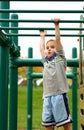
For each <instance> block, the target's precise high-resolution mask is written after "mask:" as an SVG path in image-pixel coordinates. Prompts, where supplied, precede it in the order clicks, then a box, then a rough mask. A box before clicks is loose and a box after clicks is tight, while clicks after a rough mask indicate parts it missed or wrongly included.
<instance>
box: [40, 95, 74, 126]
mask: <svg viewBox="0 0 84 130" xmlns="http://www.w3.org/2000/svg"><path fill="white" fill-rule="evenodd" d="M71 122H72V119H71V117H70V111H69V107H68V98H67V96H66V94H65V93H64V94H60V95H56V96H49V97H45V98H44V99H43V112H42V125H43V126H45V127H47V126H54V125H56V126H57V127H59V126H63V125H65V124H67V123H71Z"/></svg>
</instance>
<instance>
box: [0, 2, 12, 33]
mask: <svg viewBox="0 0 84 130" xmlns="http://www.w3.org/2000/svg"><path fill="white" fill-rule="evenodd" d="M9 8H10V4H9V2H6V1H5V2H4V1H1V2H0V10H6V9H7V10H9ZM0 19H2V21H0V26H1V27H9V22H8V21H7V22H5V21H4V20H7V19H9V13H8V12H5V13H3V12H1V13H0ZM6 32H7V33H8V32H9V31H8V30H6Z"/></svg>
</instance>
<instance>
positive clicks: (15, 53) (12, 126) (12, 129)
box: [0, 2, 84, 130]
mask: <svg viewBox="0 0 84 130" xmlns="http://www.w3.org/2000/svg"><path fill="white" fill-rule="evenodd" d="M5 4H6V5H4V2H1V5H0V6H1V9H0V13H1V14H0V22H1V29H0V129H1V130H7V123H8V115H7V114H8V90H7V88H8V75H10V117H9V130H17V88H18V86H17V80H18V72H17V69H18V67H21V66H28V90H29V91H28V102H29V104H28V107H27V109H28V110H27V130H32V109H31V108H32V96H31V95H32V80H33V78H36V77H37V78H42V74H35V73H33V72H32V66H42V63H41V61H40V60H38V59H32V48H29V51H28V59H22V58H20V57H19V56H20V47H19V46H18V36H32V37H33V36H39V35H38V34H18V30H33V29H34V30H35V29H36V30H39V29H40V28H19V27H18V23H19V22H44V23H51V22H52V21H51V20H18V15H17V14H12V15H11V19H9V14H10V13H84V10H71V11H70V10H53V11H52V10H9V2H5ZM5 13H6V14H5ZM9 22H11V25H10V26H9ZM60 22H63V23H69V22H70V23H71V22H72V23H76V22H77V23H80V27H79V28H73V29H74V30H79V31H80V33H79V34H75V35H74V34H61V36H66V37H72V36H73V37H79V38H80V57H79V59H77V50H76V48H73V50H72V59H69V60H68V59H67V65H68V66H70V67H72V73H71V74H67V78H71V79H72V99H73V100H72V117H73V120H74V122H73V130H78V120H77V118H78V116H77V105H78V104H77V88H78V84H77V74H78V73H77V67H80V70H79V73H80V81H79V82H80V83H79V85H80V111H81V114H80V130H84V77H83V65H84V55H83V54H82V52H83V49H84V44H83V43H82V39H83V36H84V34H82V30H84V28H82V27H81V26H82V23H83V19H80V20H74V21H72V20H60ZM4 23H5V24H4ZM3 29H4V30H5V31H3ZM45 29H46V30H53V28H45ZM60 29H61V30H71V28H60ZM73 29H72V30H73ZM9 30H11V32H10V33H9ZM47 36H54V35H52V34H50V35H47ZM9 56H10V57H9ZM9 66H10V73H9ZM81 86H82V87H81ZM2 101H3V103H2ZM3 110H4V111H3Z"/></svg>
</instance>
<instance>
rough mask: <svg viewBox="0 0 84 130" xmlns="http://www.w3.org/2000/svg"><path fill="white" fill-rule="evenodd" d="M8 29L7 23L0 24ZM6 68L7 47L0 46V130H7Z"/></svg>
mask: <svg viewBox="0 0 84 130" xmlns="http://www.w3.org/2000/svg"><path fill="white" fill-rule="evenodd" d="M0 9H9V2H5V3H4V2H3V1H2V2H0ZM8 18H9V14H8V13H5V14H4V13H0V19H8ZM0 25H1V26H3V27H8V26H9V23H8V22H0ZM8 67H9V47H8V46H5V47H3V46H0V130H7V126H8V124H7V122H8Z"/></svg>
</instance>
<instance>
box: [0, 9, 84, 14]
mask: <svg viewBox="0 0 84 130" xmlns="http://www.w3.org/2000/svg"><path fill="white" fill-rule="evenodd" d="M0 12H1V13H84V10H9V9H3V10H1V9H0Z"/></svg>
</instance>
